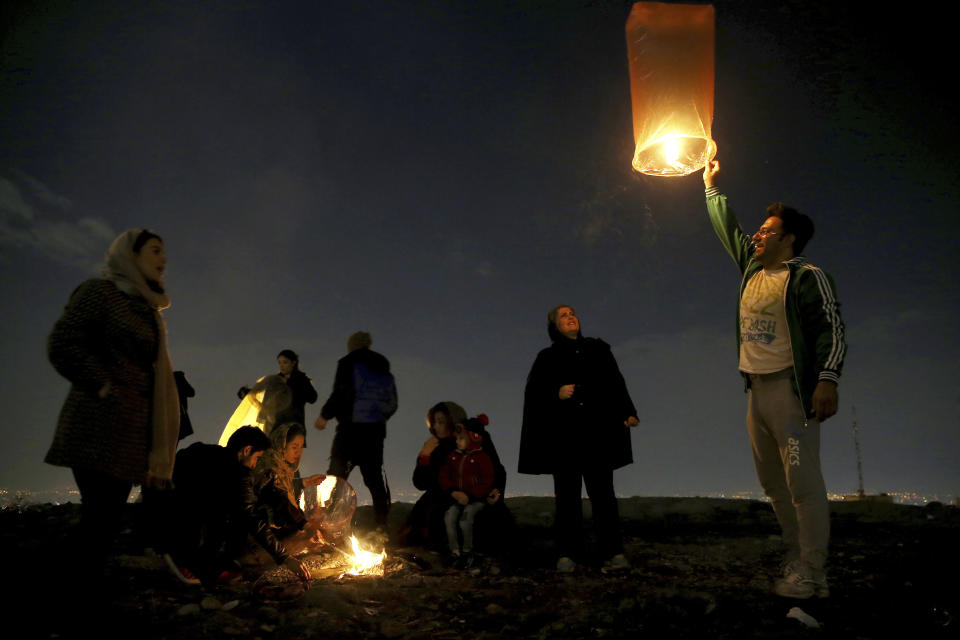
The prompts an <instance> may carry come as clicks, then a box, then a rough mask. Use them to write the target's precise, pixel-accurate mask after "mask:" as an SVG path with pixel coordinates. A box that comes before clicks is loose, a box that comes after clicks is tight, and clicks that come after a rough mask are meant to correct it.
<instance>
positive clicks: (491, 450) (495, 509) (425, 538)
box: [408, 401, 510, 546]
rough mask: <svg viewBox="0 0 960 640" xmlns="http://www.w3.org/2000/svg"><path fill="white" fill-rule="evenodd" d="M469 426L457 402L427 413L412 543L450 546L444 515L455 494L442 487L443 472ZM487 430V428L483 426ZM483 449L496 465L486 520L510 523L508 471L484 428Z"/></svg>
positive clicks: (417, 473)
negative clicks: (459, 434) (505, 498)
mask: <svg viewBox="0 0 960 640" xmlns="http://www.w3.org/2000/svg"><path fill="white" fill-rule="evenodd" d="M466 422H467V412H466V411H464V409H463V407H461V406H460V405H458V404H457V403H455V402H449V401H448V402H440V403H437V404H435V405H433V406H432V407H430V409H429V410H428V411H427V428H428V429H429V430H430V437H429V438H428V439H427V441H426V442H424V444H423V448H422V449H421V450H420V454H419V455H418V456H417V466H416V467H415V468H414V471H413V484H414V486H415V487H416V488H417V489H420V490H421V491H423V492H424V494H423V495H422V496H420V499H419V500H417V503H416V504H415V505H414V506H413V510H412V511H411V512H410V520H409V522H408V528H409V530H410V531H409V537H410V538H411V540H410V542H430V543H432V544H434V545H444V546H445V545H446V543H447V534H446V527H445V524H444V514H445V513H446V512H447V510H448V509H449V507H450V506H452V505H453V504H454V499H453V498H452V497H451V492H450V491H449V490H446V489H444V488H443V487H442V486H441V485H440V471H441V469H442V468H443V466H444V465H445V464H446V463H447V459H448V457H449V455H450V453H451V452H453V451H455V450H456V441H455V436H456V433H455V431H456V427H457V425H462V424H464V423H466ZM481 427H483V425H481ZM480 437H481V449H482V450H483V451H484V453H486V454H487V455H488V456H489V457H490V459H491V461H492V463H493V487H492V488H491V489H490V490H489V492H488V493H487V494H486V498H485V501H486V503H487V504H488V505H489V506H491V507H492V509H490V510H488V513H487V514H485V516H490V517H484V518H483V519H484V520H491V519H506V520H509V517H510V514H509V512H508V511H507V509H506V507H505V506H504V505H503V493H504V491H505V489H506V484H507V471H506V469H505V468H504V467H503V464H501V462H500V456H499V455H498V454H497V448H496V447H495V446H494V444H493V440H492V439H491V437H490V433H489V432H488V431H487V430H486V429H485V428H483V429H482V434H481V436H480Z"/></svg>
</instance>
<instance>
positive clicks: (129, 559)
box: [0, 498, 960, 640]
mask: <svg viewBox="0 0 960 640" xmlns="http://www.w3.org/2000/svg"><path fill="white" fill-rule="evenodd" d="M507 504H508V506H509V507H510V509H511V512H512V513H514V515H515V517H516V520H517V524H518V528H517V531H516V535H515V538H516V539H515V542H514V544H513V545H512V546H511V550H510V551H509V552H508V553H506V554H503V555H501V556H497V557H492V556H491V557H485V558H483V559H482V560H481V561H480V562H479V563H478V564H477V565H476V566H474V567H473V568H471V569H470V570H467V571H456V570H453V569H450V568H447V567H446V566H445V565H444V563H443V562H442V559H441V557H440V556H439V555H437V554H435V553H432V552H430V551H428V550H426V549H423V548H418V547H406V548H404V547H391V548H389V549H388V553H389V558H388V561H387V567H386V574H385V575H384V576H383V577H363V576H361V577H352V576H345V577H343V578H338V575H339V572H338V571H336V570H335V569H331V568H329V567H331V565H334V564H336V560H335V559H334V556H336V554H331V555H316V556H310V557H308V558H307V562H308V564H309V565H310V566H311V567H312V568H314V570H315V575H317V576H318V577H317V578H315V579H314V580H313V581H312V582H311V583H310V585H309V586H308V587H307V588H305V589H304V588H302V587H300V586H299V585H298V583H297V582H296V581H295V580H294V579H293V577H292V575H291V574H288V573H286V572H284V571H283V570H271V571H267V572H266V575H265V576H264V577H262V578H261V579H259V580H258V579H257V577H258V576H260V575H261V573H263V572H260V571H254V570H251V571H250V572H249V573H248V574H246V575H244V578H243V579H242V580H241V581H239V582H237V583H235V584H233V585H230V586H221V587H218V588H217V589H216V590H213V591H204V590H203V589H201V588H200V587H190V586H186V585H183V584H181V583H180V582H178V581H176V580H175V579H174V578H173V577H172V576H171V575H170V574H169V573H168V572H167V571H166V569H165V567H164V566H163V563H162V562H161V561H160V560H159V559H158V558H157V557H156V556H154V555H151V554H149V553H147V552H145V551H144V549H143V544H142V541H140V540H139V539H138V536H137V535H136V534H135V533H134V532H133V530H135V529H136V527H135V526H133V524H131V527H130V528H129V529H128V530H127V531H126V532H125V533H124V534H123V535H122V536H121V540H120V541H119V550H120V552H121V555H120V556H119V557H117V558H116V560H115V561H114V562H113V563H112V564H111V566H110V567H109V575H108V578H109V580H108V586H106V587H104V588H102V590H99V592H98V593H96V594H77V593H71V592H70V591H65V590H64V589H63V588H62V587H63V585H65V584H74V583H76V582H77V581H76V580H71V576H68V575H64V567H65V566H68V565H69V563H68V562H67V561H66V560H67V559H65V558H64V557H63V553H64V552H63V549H65V548H66V547H67V540H68V539H69V538H70V536H71V535H72V532H73V531H74V530H75V527H76V524H77V520H78V508H77V507H76V506H75V505H61V506H52V505H37V506H28V507H21V508H16V507H9V508H6V509H4V510H3V511H2V512H0V535H2V541H3V544H2V548H3V553H4V555H5V556H6V558H5V560H4V563H3V565H2V566H3V567H4V571H5V577H6V578H7V579H6V582H7V586H8V588H7V589H5V590H4V591H5V592H6V593H7V594H8V595H7V596H5V597H4V599H3V606H4V610H5V611H6V613H7V615H6V618H7V620H6V621H7V629H8V631H10V630H12V635H6V634H4V635H5V636H6V637H11V638H13V637H17V638H19V637H40V638H54V637H75V636H77V637H81V636H82V637H88V636H93V637H101V638H102V637H121V636H122V637H126V638H137V639H140V638H222V637H240V638H263V639H264V640H266V639H272V638H331V639H336V638H396V639H405V640H407V639H408V640H413V639H423V640H441V639H444V640H446V639H449V640H454V639H460V638H491V639H492V638H536V639H547V638H575V639H580V638H737V639H743V638H808V637H817V636H823V637H838V638H840V637H842V638H851V639H855V638H889V637H903V636H904V635H905V634H909V637H911V638H918V639H919V638H924V639H925V638H940V637H943V638H946V637H950V638H954V637H958V628H960V596H958V593H960V589H958V588H957V583H955V582H953V580H954V579H956V578H957V577H958V576H960V562H958V554H957V549H956V544H957V541H958V539H960V538H958V533H960V509H957V508H955V507H945V506H943V505H939V504H932V505H928V506H926V507H913V506H902V505H891V504H871V503H835V504H833V505H832V511H833V515H832V527H833V547H832V550H831V551H832V556H831V564H830V568H829V570H830V581H831V595H830V597H829V598H828V599H825V600H819V601H789V600H785V599H782V598H778V597H777V596H774V595H772V594H771V592H770V585H771V582H772V580H773V579H774V577H775V572H776V568H777V565H778V562H779V557H780V556H779V553H780V552H779V548H778V544H779V543H778V540H777V537H776V533H777V527H776V522H775V520H774V518H773V515H772V512H771V511H770V508H769V506H768V505H766V504H764V503H759V502H753V501H743V500H719V499H704V498H630V499H625V500H621V515H622V520H623V527H624V533H625V541H626V552H627V556H628V557H629V558H630V560H631V562H632V563H633V568H632V569H631V570H630V571H627V572H623V573H616V574H604V573H603V572H602V571H601V570H600V569H599V567H598V566H596V565H590V564H587V565H585V566H582V567H581V568H579V569H578V571H577V572H576V573H574V574H571V575H558V574H557V573H556V572H555V571H554V570H553V564H554V562H555V557H554V554H553V550H552V547H551V543H550V529H549V526H550V524H551V521H552V511H553V509H552V499H550V498H511V499H508V500H507ZM409 508H410V505H404V504H398V505H394V509H393V511H392V513H391V525H392V529H393V530H394V531H395V530H396V529H398V528H399V526H400V525H401V524H402V522H403V520H404V519H405V517H406V514H407V513H408V511H409ZM136 510H137V505H131V507H130V518H131V523H133V522H134V521H136V518H137V513H136ZM369 518H370V513H369V511H368V510H367V509H364V508H361V509H360V510H359V511H358V513H357V517H356V519H355V523H356V524H355V530H356V531H358V532H360V533H362V532H363V531H364V530H365V529H367V524H368V520H369ZM74 578H75V576H74ZM79 582H80V584H81V585H82V584H83V581H82V580H80V581H79ZM81 595H87V596H92V597H87V598H85V599H84V601H85V602H89V603H92V604H84V605H83V606H82V607H77V606H76V603H77V602H78V601H80V600H81V598H80V596H81ZM794 607H799V609H800V610H802V612H803V613H805V614H807V616H809V618H811V619H812V620H813V621H815V624H818V625H819V628H814V627H811V626H807V624H814V623H811V622H810V620H809V619H808V622H807V623H804V622H801V621H799V620H797V619H795V618H791V617H788V612H790V610H791V609H792V608H794Z"/></svg>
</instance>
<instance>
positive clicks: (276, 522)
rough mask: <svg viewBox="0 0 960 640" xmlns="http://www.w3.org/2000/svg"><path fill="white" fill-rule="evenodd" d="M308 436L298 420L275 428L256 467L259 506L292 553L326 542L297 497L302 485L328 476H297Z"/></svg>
mask: <svg viewBox="0 0 960 640" xmlns="http://www.w3.org/2000/svg"><path fill="white" fill-rule="evenodd" d="M306 435H307V431H306V429H305V428H304V426H303V425H302V424H300V423H299V422H287V423H286V424H282V425H280V426H278V427H276V428H275V429H274V430H273V431H272V432H271V433H270V436H269V438H270V448H269V449H267V450H266V452H265V453H264V454H263V457H262V458H260V461H259V462H258V463H257V466H256V468H254V470H253V485H254V489H255V491H256V493H257V509H258V510H259V511H260V514H261V516H262V517H263V518H264V520H266V521H267V522H269V523H270V525H271V526H272V527H273V529H274V533H275V534H276V535H277V537H279V538H280V540H281V541H282V542H283V545H284V546H285V547H286V548H287V551H289V552H291V553H296V552H298V551H299V550H300V549H303V548H306V547H308V546H310V544H311V543H315V542H322V541H323V537H322V535H321V534H320V532H319V531H317V529H316V527H314V526H313V525H311V524H310V523H309V522H308V521H307V516H306V514H305V513H304V512H303V509H301V508H300V502H299V496H298V494H302V493H303V487H315V486H317V485H319V484H320V483H321V482H323V480H324V478H326V476H325V475H322V474H315V475H312V476H308V477H306V478H302V479H301V478H299V477H297V476H296V475H295V474H296V473H297V471H298V470H299V469H300V460H301V459H302V457H303V449H304V447H305V446H306V445H305V440H306ZM301 483H302V484H301ZM298 485H299V486H298Z"/></svg>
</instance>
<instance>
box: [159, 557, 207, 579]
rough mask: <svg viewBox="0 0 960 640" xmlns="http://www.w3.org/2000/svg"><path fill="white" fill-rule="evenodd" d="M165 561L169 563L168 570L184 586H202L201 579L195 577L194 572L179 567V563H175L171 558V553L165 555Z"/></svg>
mask: <svg viewBox="0 0 960 640" xmlns="http://www.w3.org/2000/svg"><path fill="white" fill-rule="evenodd" d="M163 560H164V561H165V562H166V563H167V568H168V569H170V573H172V574H173V575H174V577H175V578H176V579H177V580H179V581H180V582H182V583H183V584H189V585H197V584H200V578H198V577H197V576H195V575H193V572H192V571H190V569H187V568H186V567H178V566H177V563H176V562H174V561H173V558H171V557H170V554H169V553H165V554H163Z"/></svg>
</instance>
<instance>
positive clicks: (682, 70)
mask: <svg viewBox="0 0 960 640" xmlns="http://www.w3.org/2000/svg"><path fill="white" fill-rule="evenodd" d="M626 31H627V57H628V58H629V61H630V97H631V100H632V103H633V137H634V140H635V142H636V144H637V146H636V151H635V152H634V155H633V168H634V169H635V170H636V171H639V172H640V173H645V174H647V175H651V176H685V175H687V174H689V173H693V172H694V171H697V170H698V169H702V168H703V166H704V164H706V161H707V160H708V159H709V158H708V155H709V153H710V146H709V142H710V140H711V132H710V128H711V126H712V124H713V75H714V72H713V49H714V12H713V7H712V6H711V5H693V4H666V3H663V2H638V3H636V4H635V5H633V9H632V10H631V11H630V17H629V18H627V29H626Z"/></svg>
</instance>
